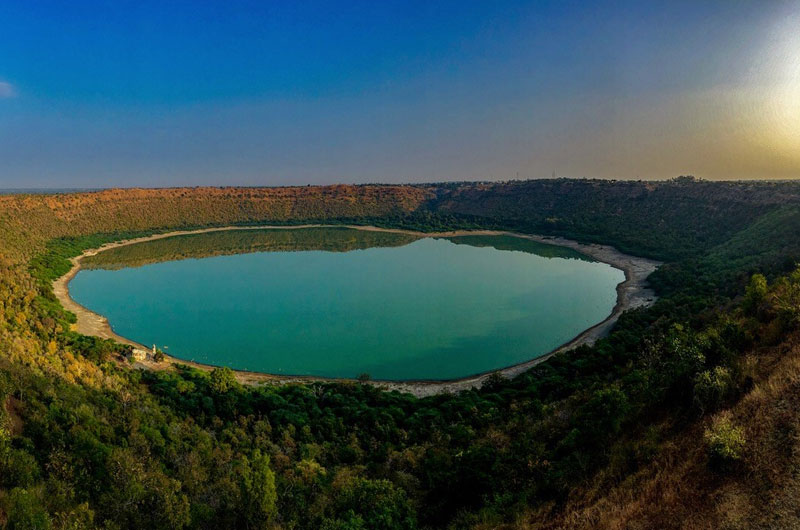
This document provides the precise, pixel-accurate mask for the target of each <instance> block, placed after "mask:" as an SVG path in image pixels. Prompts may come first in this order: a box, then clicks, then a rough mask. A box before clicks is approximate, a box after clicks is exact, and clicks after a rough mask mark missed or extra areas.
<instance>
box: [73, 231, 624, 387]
mask: <svg viewBox="0 0 800 530" xmlns="http://www.w3.org/2000/svg"><path fill="white" fill-rule="evenodd" d="M272 232H274V233H276V235H275V237H283V238H285V237H286V234H285V232H289V231H283V232H284V233H283V234H280V235H278V234H277V232H279V231H277V230H276V231H272ZM291 232H297V234H295V235H292V236H291V237H292V238H293V243H292V245H294V246H293V247H291V248H292V250H288V251H284V250H278V251H259V250H257V249H256V250H255V251H253V250H252V249H251V250H248V252H249V253H242V254H229V255H217V256H212V257H200V258H199V259H198V258H191V257H190V258H186V257H183V258H182V259H179V260H177V261H159V256H158V253H159V252H161V253H163V254H164V256H165V257H163V259H175V255H176V251H175V250H174V249H170V251H169V252H166V250H164V249H163V248H162V247H163V245H164V243H163V242H162V243H160V244H161V245H162V247H155V246H153V247H152V248H149V247H144V245H148V243H144V244H141V245H142V247H143V248H139V249H136V248H134V247H138V246H140V245H132V246H130V247H123V248H127V249H128V250H127V252H128V253H131V252H134V251H135V252H136V253H137V256H136V259H135V260H133V258H125V259H131V260H132V261H130V263H132V264H134V265H136V266H125V262H124V259H123V257H120V258H119V260H122V261H121V262H117V263H115V264H114V266H113V267H110V268H107V269H103V268H96V269H84V270H81V271H80V272H79V273H78V274H77V275H76V277H75V278H74V279H73V280H72V282H71V283H70V286H69V288H70V293H71V296H72V297H73V298H74V299H75V300H76V301H77V302H78V303H80V304H81V305H83V306H85V307H87V308H89V309H91V310H93V311H95V312H97V313H100V314H102V315H105V316H106V317H108V319H109V322H110V324H111V326H112V328H113V329H114V331H115V332H116V333H118V334H120V335H122V336H125V337H128V338H130V339H132V340H135V341H137V342H140V343H142V344H146V345H151V344H154V343H155V344H157V345H158V346H159V347H161V348H164V349H165V351H166V352H167V353H169V354H170V355H172V356H175V357H178V358H181V359H186V360H193V361H197V362H202V363H209V364H213V365H224V366H229V367H231V368H238V369H246V370H253V371H261V372H269V373H276V374H303V375H315V376H326V377H355V376H357V375H359V374H362V373H368V374H370V375H371V377H373V378H375V379H393V380H403V379H450V378H458V377H464V376H468V375H472V374H476V373H480V372H485V371H489V370H492V369H496V368H502V367H505V366H509V365H513V364H516V363H519V362H523V361H526V360H529V359H532V358H535V357H538V356H540V355H543V354H546V353H547V352H549V351H551V350H552V349H554V348H556V347H558V346H559V345H561V344H563V343H565V342H567V341H568V340H570V339H571V338H573V337H574V336H575V335H577V334H579V333H580V332H581V331H583V330H584V329H586V328H589V327H591V326H592V325H594V324H596V323H598V322H600V321H602V320H603V319H605V318H606V317H607V316H608V315H609V314H610V313H611V311H612V308H613V306H614V304H615V302H616V291H615V287H616V285H617V284H618V283H619V282H621V281H623V279H624V275H623V273H622V271H620V270H618V269H614V268H612V267H610V266H609V265H607V264H604V263H598V262H593V261H590V260H588V259H586V258H585V257H582V256H580V255H578V254H576V253H573V252H571V251H568V250H565V249H558V248H555V247H551V246H545V245H536V244H532V243H529V242H525V241H522V240H518V239H517V238H511V237H497V238H493V237H463V238H453V239H452V240H448V239H427V238H426V239H413V238H411V239H409V238H408V236H406V237H405V239H403V240H398V241H389V242H387V241H379V242H372V240H370V241H369V243H368V244H377V245H380V246H375V247H371V248H357V247H359V245H360V246H363V245H364V243H363V242H361V243H360V244H356V243H353V242H352V241H351V240H350V239H348V243H347V244H343V245H342V246H341V247H337V250H335V251H331V250H303V248H318V247H319V241H320V238H321V237H322V238H324V237H325V236H326V232H324V231H322V232H320V230H319V229H317V230H316V231H315V232H314V238H313V241H314V244H313V245H311V244H309V245H307V247H304V241H303V238H304V237H305V235H304V234H303V233H302V231H301V230H294V231H291ZM350 232H354V233H355V232H357V231H354V230H347V231H343V230H342V229H332V230H331V232H330V234H331V237H333V236H335V237H338V238H340V239H341V237H342V235H343V234H344V235H346V236H347V237H350V238H351V239H353V240H356V239H358V238H359V237H362V236H360V235H359V234H357V233H356V234H353V235H352V236H351V235H350ZM192 237H193V238H194V239H193V240H189V239H187V240H183V241H181V239H182V238H170V240H169V241H170V244H171V245H172V244H173V240H175V242H174V245H176V246H178V247H180V246H181V245H184V246H188V245H192V249H194V250H193V252H194V255H198V253H197V251H196V249H197V246H198V245H200V246H201V247H202V245H203V242H204V239H203V236H192ZM216 237H219V236H216ZM231 237H232V236H231ZM237 237H238V238H239V239H241V238H245V239H246V238H248V237H253V238H256V237H258V238H261V239H263V238H265V237H266V238H269V237H272V236H271V235H270V231H257V232H256V233H253V234H252V236H251V235H247V234H246V233H244V231H237ZM364 237H366V236H364ZM165 241H166V240H165ZM237 241H238V240H237ZM409 241H410V242H409ZM209 242H210V243H209V244H210V245H213V244H214V242H215V240H214V239H213V237H212V236H209ZM217 244H218V243H217ZM237 244H238V245H241V243H237ZM281 244H282V245H283V246H284V247H285V246H286V245H285V243H284V242H283V241H282V242H281ZM354 247H356V248H357V249H355V250H348V249H349V248H354ZM495 247H496V248H495ZM237 248H238V247H237ZM501 249H502V250H501ZM121 250H122V249H120V251H121ZM111 252H113V251H111ZM208 253H213V248H208ZM103 254H107V253H101V254H100V255H98V257H99V256H103ZM177 254H180V255H181V256H186V255H192V252H189V251H187V250H186V249H183V250H181V251H180V252H177ZM202 254H203V253H200V254H199V255H202ZM542 254H544V255H542ZM143 256H144V257H143ZM111 258H112V256H110V255H109V256H106V257H105V258H104V259H106V261H114V260H113V259H111ZM119 260H118V261H119ZM142 263H144V264H142ZM101 266H102V265H101Z"/></svg>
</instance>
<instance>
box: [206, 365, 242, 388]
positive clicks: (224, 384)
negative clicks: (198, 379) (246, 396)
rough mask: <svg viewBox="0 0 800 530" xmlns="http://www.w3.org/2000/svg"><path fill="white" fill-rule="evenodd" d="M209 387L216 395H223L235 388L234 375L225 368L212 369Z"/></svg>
mask: <svg viewBox="0 0 800 530" xmlns="http://www.w3.org/2000/svg"><path fill="white" fill-rule="evenodd" d="M210 386H211V390H213V391H214V392H216V393H217V394H224V393H226V392H227V391H228V390H230V389H231V388H233V387H235V386H236V375H235V374H234V373H233V370H231V369H230V368H227V367H221V368H214V371H213V372H211V382H210Z"/></svg>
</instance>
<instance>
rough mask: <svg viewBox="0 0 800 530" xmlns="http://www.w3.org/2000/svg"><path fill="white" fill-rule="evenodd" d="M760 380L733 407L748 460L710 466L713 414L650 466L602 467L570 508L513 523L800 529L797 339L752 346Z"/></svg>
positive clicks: (671, 442)
mask: <svg viewBox="0 0 800 530" xmlns="http://www.w3.org/2000/svg"><path fill="white" fill-rule="evenodd" d="M747 364H748V365H749V366H750V367H751V368H752V370H753V374H754V380H755V384H754V386H753V387H752V389H751V390H750V391H749V392H747V393H746V394H745V395H744V396H743V397H742V398H741V399H740V400H739V401H738V402H737V403H735V404H734V405H733V406H732V407H731V408H730V409H729V413H730V415H731V418H732V419H733V421H734V422H735V423H736V424H737V425H740V426H742V427H743V428H744V430H745V436H746V439H747V443H746V446H745V452H744V457H743V459H742V461H741V462H740V463H739V464H738V466H737V467H735V468H734V469H732V470H730V471H727V472H716V471H713V470H712V469H711V468H710V467H709V465H708V457H707V454H706V451H705V446H704V443H703V431H704V429H705V427H706V426H707V425H708V424H709V423H710V422H711V421H712V419H713V418H711V417H706V418H703V419H701V420H699V421H697V422H695V423H694V424H693V425H691V426H690V427H689V428H687V429H685V430H683V431H682V432H681V433H680V434H678V435H674V436H672V437H671V438H670V439H668V440H667V441H666V442H665V443H663V444H662V445H661V447H660V450H659V451H658V454H657V456H656V457H655V458H654V459H653V461H652V462H650V463H649V465H646V466H645V467H643V468H642V469H641V470H639V471H638V472H636V473H635V474H633V475H630V476H628V477H626V478H624V479H623V480H622V481H616V482H615V481H614V480H613V479H611V478H610V477H609V476H607V475H604V474H603V473H601V474H599V476H598V477H596V479H595V481H594V482H593V483H592V484H588V485H586V486H584V487H583V488H580V489H578V490H576V491H575V492H574V493H573V495H572V496H571V498H570V499H569V500H568V501H567V503H566V505H565V506H564V507H563V508H561V509H558V510H556V511H552V507H547V508H543V509H540V510H538V511H535V512H532V513H529V514H527V516H526V517H525V518H524V519H523V520H521V521H519V522H518V523H516V524H514V525H511V526H510V527H509V528H514V529H522V528H525V529H555V528H574V529H590V528H591V529H607V530H623V529H625V530H638V529H642V530H644V529H651V528H658V529H670V528H681V529H691V530H706V529H708V530H712V529H744V528H748V529H750V528H764V529H767V528H769V529H773V528H787V529H788V528H800V345H798V337H797V336H792V337H785V340H784V341H783V343H782V344H779V345H777V346H775V347H772V348H769V349H768V350H766V351H759V352H757V353H753V354H752V355H751V356H750V358H749V359H748V361H747Z"/></svg>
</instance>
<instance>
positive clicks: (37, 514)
mask: <svg viewBox="0 0 800 530" xmlns="http://www.w3.org/2000/svg"><path fill="white" fill-rule="evenodd" d="M6 513H7V520H6V526H5V528H6V530H49V528H51V527H52V523H51V521H50V516H49V515H48V514H47V510H45V508H44V506H43V505H42V502H41V500H40V499H39V498H38V497H37V496H36V495H35V494H34V493H33V492H31V491H29V490H26V489H22V488H14V489H13V490H11V493H10V494H9V496H8V499H7V501H6Z"/></svg>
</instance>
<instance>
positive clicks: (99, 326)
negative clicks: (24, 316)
mask: <svg viewBox="0 0 800 530" xmlns="http://www.w3.org/2000/svg"><path fill="white" fill-rule="evenodd" d="M323 227H342V225H319V224H309V225H296V226H247V227H243V226H226V227H220V228H207V229H203V230H189V231H186V230H183V231H174V232H168V233H164V234H155V235H152V236H147V237H140V238H136V239H127V240H123V241H118V242H115V243H108V244H106V245H103V246H101V247H99V248H96V249H92V250H87V251H86V252H84V253H83V254H81V255H80V256H77V257H75V258H72V259H71V260H70V261H71V262H72V268H71V269H70V271H69V272H68V273H67V274H65V275H64V276H62V277H61V278H58V279H57V280H56V281H54V282H53V291H54V292H55V295H56V297H57V298H58V300H59V301H60V302H61V304H62V305H63V306H64V307H65V308H66V309H67V310H68V311H71V312H72V313H75V315H76V316H77V317H78V321H77V323H76V324H75V325H74V326H73V329H75V331H77V332H79V333H82V334H84V335H94V336H97V337H101V338H105V339H114V340H116V341H117V342H120V343H122V344H130V345H131V346H134V347H136V348H141V349H149V348H147V347H146V346H144V345H141V344H138V343H136V342H133V341H131V340H129V339H126V338H125V337H122V336H120V335H117V334H116V333H114V331H113V330H112V329H111V326H110V325H109V323H108V319H106V318H105V317H104V316H102V315H98V314H97V313H94V312H93V311H90V310H89V309H87V308H85V307H83V306H82V305H80V304H78V303H77V302H75V301H74V300H73V299H72V298H71V297H70V295H69V288H68V287H69V282H70V280H72V278H74V277H75V275H76V274H77V273H78V271H79V270H80V266H81V260H82V259H83V258H85V257H88V256H94V255H95V254H97V253H99V252H103V251H106V250H109V249H112V248H118V247H122V246H126V245H133V244H136V243H143V242H145V241H154V240H156V239H164V238H167V237H174V236H180V235H188V234H202V233H207V232H220V231H227V230H263V229H282V230H297V229H302V228H323ZM346 227H347V228H352V229H355V230H367V231H376V232H393V233H401V234H409V235H414V236H417V237H455V236H465V235H507V236H513V237H519V238H524V239H530V240H533V241H537V242H540V243H547V244H551V245H558V246H563V247H567V248H571V249H574V250H577V251H578V252H581V253H583V254H586V255H587V256H590V257H592V258H594V259H596V260H597V261H602V262H604V263H608V264H609V265H611V266H612V267H616V268H618V269H621V270H622V271H623V272H624V273H625V281H623V282H622V283H620V284H619V285H617V303H616V305H615V306H614V309H613V310H612V312H611V314H610V315H609V316H608V317H607V318H606V319H605V320H603V321H602V322H600V323H599V324H597V325H595V326H593V327H591V328H589V329H587V330H585V331H584V332H583V333H581V334H580V335H578V336H577V337H575V338H574V339H572V340H570V341H569V342H567V343H566V344H563V345H562V346H560V347H558V348H556V349H555V350H553V351H552V352H550V353H548V354H546V355H543V356H541V357H537V358H536V359H532V360H530V361H527V362H524V363H520V364H517V365H514V366H509V367H507V368H502V369H499V370H494V371H492V372H488V373H485V374H479V375H475V376H471V377H466V378H463V379H454V380H450V381H402V382H398V381H369V384H372V385H374V386H377V387H380V388H384V389H387V390H398V391H401V392H409V393H411V394H414V395H416V396H418V397H424V396H431V395H435V394H441V393H445V392H460V391H462V390H467V389H471V388H479V387H480V386H481V385H483V383H484V381H486V380H487V379H488V378H489V377H490V376H492V375H493V374H500V375H501V376H503V377H508V378H511V377H514V376H516V375H518V374H520V373H522V372H524V371H526V370H529V369H530V368H532V367H534V366H536V365H537V364H539V363H541V362H544V361H546V360H547V359H549V358H550V357H552V356H553V355H556V354H558V353H561V352H564V351H567V350H570V349H573V348H576V347H578V346H582V345H585V344H586V345H589V344H593V343H594V342H595V341H596V340H597V339H599V338H601V337H604V336H605V335H606V334H608V332H609V331H610V330H611V328H612V327H613V326H614V324H615V323H616V322H617V320H618V319H619V317H620V315H621V314H622V313H623V312H624V311H626V310H628V309H633V308H636V307H644V306H649V305H652V304H653V302H654V301H655V294H654V293H653V291H652V290H651V289H649V288H648V286H647V277H648V276H649V275H650V273H652V272H653V271H654V270H656V268H658V266H659V265H660V264H661V263H660V262H658V261H654V260H649V259H645V258H639V257H636V256H629V255H627V254H623V253H622V252H619V251H618V250H617V249H615V248H613V247H610V246H607V245H588V244H583V243H578V242H577V241H572V240H569V239H563V238H551V237H543V236H534V235H526V234H517V233H513V232H505V231H496V230H469V231H468V230H459V231H450V232H435V233H425V232H415V231H411V230H400V229H391V228H378V227H375V226H349V225H348V226H346ZM175 364H184V365H189V366H194V367H196V368H200V369H203V370H210V369H213V368H214V367H213V366H209V365H204V364H199V363H193V362H190V361H184V360H181V359H177V358H175V357H170V356H167V357H166V360H165V361H164V362H162V363H154V362H152V361H143V362H138V363H136V366H138V367H140V368H144V369H152V370H166V369H171V368H173V365H175ZM236 376H237V379H238V380H239V381H240V382H242V383H245V384H263V383H273V384H283V383H292V382H295V383H298V382H312V381H342V382H352V381H353V380H352V379H323V378H316V377H304V376H298V377H289V376H276V375H270V374H263V373H257V372H247V371H241V370H239V371H236Z"/></svg>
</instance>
